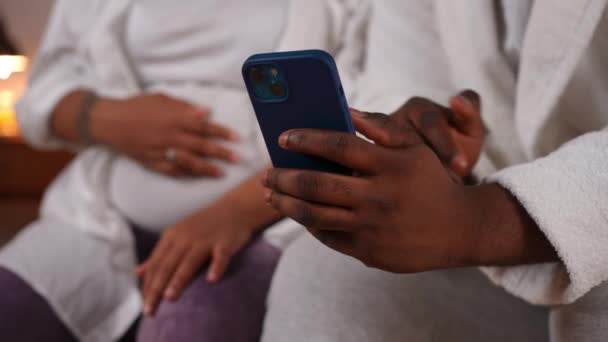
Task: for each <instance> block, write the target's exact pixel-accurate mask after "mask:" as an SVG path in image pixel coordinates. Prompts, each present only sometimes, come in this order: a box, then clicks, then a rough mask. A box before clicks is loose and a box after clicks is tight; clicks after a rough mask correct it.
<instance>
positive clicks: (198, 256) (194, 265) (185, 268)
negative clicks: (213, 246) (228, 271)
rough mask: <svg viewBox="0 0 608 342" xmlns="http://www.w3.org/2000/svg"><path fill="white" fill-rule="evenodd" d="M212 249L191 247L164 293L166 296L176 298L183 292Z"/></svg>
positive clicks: (171, 298)
mask: <svg viewBox="0 0 608 342" xmlns="http://www.w3.org/2000/svg"><path fill="white" fill-rule="evenodd" d="M210 253H211V251H210V249H209V248H205V249H200V248H198V249H191V250H190V251H189V252H188V253H187V254H186V255H185V256H184V257H183V258H182V261H181V263H180V264H179V266H178V268H177V271H175V273H174V274H173V277H172V278H171V281H170V282H169V286H168V287H167V290H166V291H165V293H164V296H165V298H167V299H169V300H176V299H177V298H179V296H180V295H181V294H182V292H183V290H184V288H185V287H186V286H187V285H188V283H190V282H191V281H192V278H193V277H194V275H195V274H196V273H197V272H198V271H199V270H200V269H201V266H202V265H203V264H204V263H205V261H206V260H207V259H208V258H209V255H210Z"/></svg>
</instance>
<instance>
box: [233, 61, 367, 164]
mask: <svg viewBox="0 0 608 342" xmlns="http://www.w3.org/2000/svg"><path fill="white" fill-rule="evenodd" d="M242 73H243V78H244V80H245V85H246V87H247V91H248V92H249V96H250V98H251V103H252V105H253V109H254V111H255V114H256V117H257V120H258V123H259V125H260V129H261V131H262V134H263V135H264V140H265V142H266V147H267V148H268V152H269V153H270V158H271V160H272V163H273V165H274V166H275V167H280V168H290V169H308V170H315V171H321V172H333V173H339V174H347V175H350V174H352V171H351V170H349V169H348V168H346V167H344V166H342V165H338V164H336V163H334V162H331V161H328V160H325V159H321V158H318V157H313V156H309V155H305V154H301V153H294V152H290V151H286V150H284V149H282V148H281V147H280V146H279V144H278V138H279V136H280V135H281V133H283V132H285V131H287V130H289V129H293V128H315V129H323V130H333V131H342V132H349V133H353V134H354V132H355V130H354V128H353V124H352V122H351V120H350V111H349V109H348V104H347V103H346V97H345V95H344V90H343V88H342V84H341V82H340V76H339V75H338V68H337V67H336V63H335V61H334V59H333V58H332V56H331V55H330V54H329V53H327V52H325V51H321V50H304V51H291V52H276V53H265V54H257V55H253V56H251V57H249V58H248V59H247V60H246V61H245V63H244V64H243V69H242Z"/></svg>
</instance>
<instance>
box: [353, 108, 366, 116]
mask: <svg viewBox="0 0 608 342" xmlns="http://www.w3.org/2000/svg"><path fill="white" fill-rule="evenodd" d="M350 111H351V112H352V113H353V114H354V115H356V116H359V117H364V116H365V113H364V112H362V111H360V110H358V109H354V108H351V109H350Z"/></svg>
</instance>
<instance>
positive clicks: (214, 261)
mask: <svg viewBox="0 0 608 342" xmlns="http://www.w3.org/2000/svg"><path fill="white" fill-rule="evenodd" d="M231 258H232V251H230V250H228V249H226V248H223V247H221V246H216V247H215V248H214V249H213V256H212V257H211V264H210V265H209V270H208V271H207V281H208V282H210V283H215V282H218V281H219V280H220V279H221V278H222V276H223V275H224V273H226V270H227V269H228V265H229V264H230V259H231Z"/></svg>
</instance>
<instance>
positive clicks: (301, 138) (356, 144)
mask: <svg viewBox="0 0 608 342" xmlns="http://www.w3.org/2000/svg"><path fill="white" fill-rule="evenodd" d="M279 145H280V146H281V147H282V148H284V149H287V150H289V151H293V152H300V153H304V154H309V155H313V156H316V157H320V158H323V159H327V160H331V161H334V162H336V163H338V164H341V165H343V166H346V167H348V168H351V169H354V170H356V171H359V172H362V173H374V172H376V171H379V170H380V169H381V168H382V167H383V165H385V164H384V161H385V160H384V159H383V156H384V155H385V154H384V153H383V149H384V148H383V147H380V146H376V145H374V144H372V143H370V142H368V141H365V140H363V139H361V138H359V137H357V136H355V135H354V134H350V133H344V132H335V131H325V130H316V129H293V130H289V131H287V132H284V133H283V134H281V136H280V137H279Z"/></svg>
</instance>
